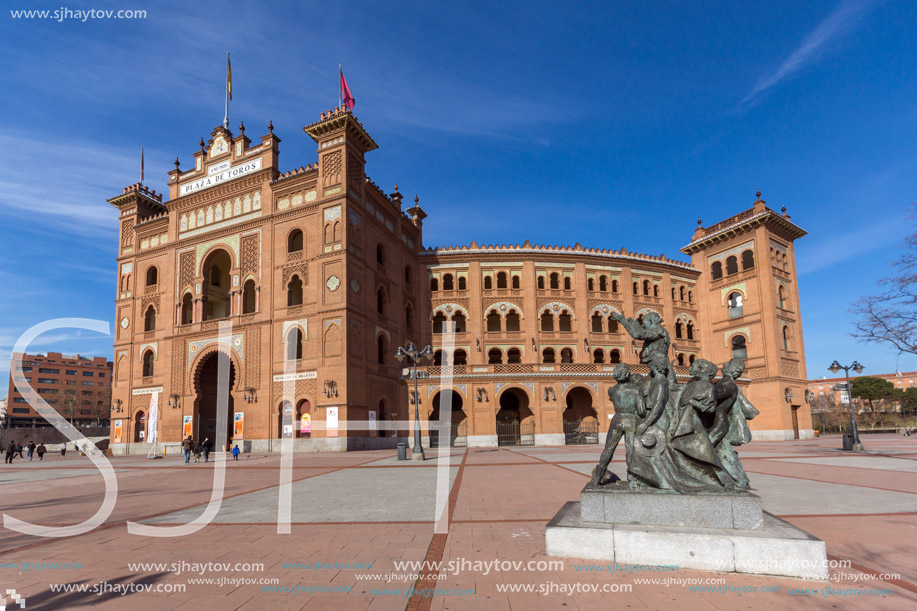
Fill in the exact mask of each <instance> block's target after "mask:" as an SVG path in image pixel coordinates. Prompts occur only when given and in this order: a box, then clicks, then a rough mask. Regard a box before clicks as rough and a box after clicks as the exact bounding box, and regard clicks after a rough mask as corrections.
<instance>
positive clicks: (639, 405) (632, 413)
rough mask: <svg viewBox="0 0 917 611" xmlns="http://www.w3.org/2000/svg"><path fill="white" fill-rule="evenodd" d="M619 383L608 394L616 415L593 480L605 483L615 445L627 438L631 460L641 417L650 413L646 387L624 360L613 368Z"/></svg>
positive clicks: (612, 420)
mask: <svg viewBox="0 0 917 611" xmlns="http://www.w3.org/2000/svg"><path fill="white" fill-rule="evenodd" d="M613 375H614V378H615V380H617V381H618V383H617V384H615V385H614V386H612V387H611V388H609V389H608V398H609V399H611V402H612V403H613V404H614V406H615V415H614V418H612V419H611V426H609V427H608V436H607V437H606V438H605V449H604V450H603V451H602V456H601V458H599V464H598V466H597V467H596V468H595V469H593V471H592V484H593V485H595V484H600V483H603V481H602V480H604V478H605V472H606V471H607V470H608V465H609V464H611V457H612V456H613V455H614V453H615V449H616V448H617V447H618V444H619V443H620V442H621V438H622V437H623V438H624V455H625V456H626V457H627V459H628V460H630V455H631V451H632V450H633V447H634V431H635V430H636V428H637V418H638V417H640V418H643V417H644V416H645V415H646V405H645V403H644V401H643V388H642V386H641V385H640V384H639V382H637V381H635V380H634V379H633V377H632V376H631V373H630V367H628V366H627V364H626V363H621V364H620V365H618V366H617V367H615V369H614V372H613Z"/></svg>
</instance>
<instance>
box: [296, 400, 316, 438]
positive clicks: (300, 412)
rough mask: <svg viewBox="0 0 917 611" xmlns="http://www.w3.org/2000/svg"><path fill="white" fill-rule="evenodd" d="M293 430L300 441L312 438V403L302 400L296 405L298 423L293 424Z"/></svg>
mask: <svg viewBox="0 0 917 611" xmlns="http://www.w3.org/2000/svg"><path fill="white" fill-rule="evenodd" d="M293 428H294V429H295V430H296V436H297V437H299V438H300V439H308V438H309V437H312V403H310V402H309V400H308V399H301V400H300V401H299V403H297V404H296V422H294V423H293Z"/></svg>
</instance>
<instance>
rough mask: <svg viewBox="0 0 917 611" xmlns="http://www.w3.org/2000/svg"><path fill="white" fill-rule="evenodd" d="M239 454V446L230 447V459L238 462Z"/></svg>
mask: <svg viewBox="0 0 917 611" xmlns="http://www.w3.org/2000/svg"><path fill="white" fill-rule="evenodd" d="M239 454H240V452H239V446H237V445H235V446H232V459H233V460H239Z"/></svg>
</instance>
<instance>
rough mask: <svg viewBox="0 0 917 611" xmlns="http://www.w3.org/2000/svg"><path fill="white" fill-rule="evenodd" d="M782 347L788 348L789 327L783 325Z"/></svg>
mask: <svg viewBox="0 0 917 611" xmlns="http://www.w3.org/2000/svg"><path fill="white" fill-rule="evenodd" d="M783 349H784V350H789V349H790V328H789V327H787V326H785V325H784V327H783Z"/></svg>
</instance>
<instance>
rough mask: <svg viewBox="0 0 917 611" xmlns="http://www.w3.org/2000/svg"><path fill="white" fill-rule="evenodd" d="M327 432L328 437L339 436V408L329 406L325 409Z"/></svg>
mask: <svg viewBox="0 0 917 611" xmlns="http://www.w3.org/2000/svg"><path fill="white" fill-rule="evenodd" d="M325 434H326V435H327V436H328V437H337V436H338V408H336V407H329V408H327V409H326V410H325Z"/></svg>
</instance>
